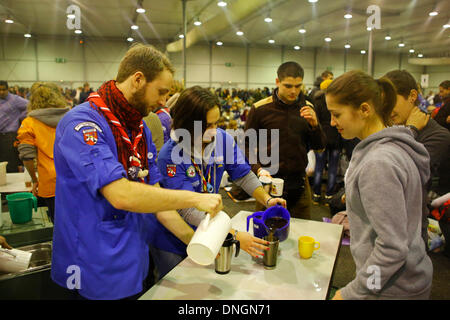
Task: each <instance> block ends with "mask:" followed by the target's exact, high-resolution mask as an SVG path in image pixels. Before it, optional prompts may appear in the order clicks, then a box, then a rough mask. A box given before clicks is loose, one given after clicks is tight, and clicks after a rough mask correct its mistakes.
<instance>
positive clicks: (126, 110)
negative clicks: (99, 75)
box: [88, 80, 148, 182]
mask: <svg viewBox="0 0 450 320" xmlns="http://www.w3.org/2000/svg"><path fill="white" fill-rule="evenodd" d="M88 101H89V103H90V104H91V107H92V108H94V109H96V110H98V111H99V112H101V113H102V114H103V115H104V116H105V118H106V119H108V120H109V124H110V127H111V130H112V132H113V135H114V139H115V142H116V145H117V154H118V157H119V161H120V162H121V163H122V165H123V167H124V168H125V170H126V171H127V174H128V173H129V169H130V167H138V168H140V169H142V170H145V169H148V162H147V144H146V142H145V137H144V135H143V131H144V124H143V121H142V115H141V114H140V113H139V112H138V111H137V110H136V109H134V108H133V107H132V106H131V105H130V104H129V103H128V101H127V100H126V99H125V97H124V96H123V94H122V92H120V90H119V89H118V88H117V87H116V85H115V81H114V80H112V81H108V82H105V83H104V84H103V85H102V86H101V87H100V88H99V90H98V92H93V93H91V94H90V95H89V97H88ZM92 103H93V104H94V105H95V106H97V107H98V108H96V107H95V106H94V105H93V104H92ZM126 130H129V131H130V132H131V138H132V139H133V142H131V140H130V139H129V137H128V134H127V131H126ZM147 178H148V176H147ZM140 181H141V182H144V179H142V178H141V179H140Z"/></svg>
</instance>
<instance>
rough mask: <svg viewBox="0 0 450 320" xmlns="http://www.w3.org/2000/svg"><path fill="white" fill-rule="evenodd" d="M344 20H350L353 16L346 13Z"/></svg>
mask: <svg viewBox="0 0 450 320" xmlns="http://www.w3.org/2000/svg"><path fill="white" fill-rule="evenodd" d="M344 18H345V19H351V18H353V16H352V15H351V14H350V13H347V14H345V16H344Z"/></svg>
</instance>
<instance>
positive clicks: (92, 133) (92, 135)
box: [83, 129, 98, 146]
mask: <svg viewBox="0 0 450 320" xmlns="http://www.w3.org/2000/svg"><path fill="white" fill-rule="evenodd" d="M83 138H84V142H86V143H87V144H88V145H91V146H93V145H94V144H96V143H97V141H98V136H97V129H86V130H83Z"/></svg>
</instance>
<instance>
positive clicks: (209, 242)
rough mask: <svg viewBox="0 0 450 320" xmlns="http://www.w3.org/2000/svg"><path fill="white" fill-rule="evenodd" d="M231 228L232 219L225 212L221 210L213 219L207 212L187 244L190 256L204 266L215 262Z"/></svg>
mask: <svg viewBox="0 0 450 320" xmlns="http://www.w3.org/2000/svg"><path fill="white" fill-rule="evenodd" d="M230 228H231V219H230V217H229V216H228V214H226V213H225V212H223V211H220V212H219V213H218V214H217V215H216V216H215V217H214V218H212V219H211V215H210V214H207V215H206V217H205V219H203V220H202V222H200V224H199V226H198V228H197V230H196V231H195V233H194V236H193V237H192V239H191V242H189V244H188V246H187V254H188V257H189V258H191V259H192V260H193V261H194V262H195V263H198V264H200V265H203V266H207V265H210V264H212V263H214V259H215V258H216V256H217V254H218V253H219V250H220V248H221V247H222V244H223V242H224V241H225V238H226V237H227V235H228V232H230Z"/></svg>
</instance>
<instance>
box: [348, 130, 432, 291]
mask: <svg viewBox="0 0 450 320" xmlns="http://www.w3.org/2000/svg"><path fill="white" fill-rule="evenodd" d="M429 161H430V160H429V155H428V152H427V151H426V149H425V147H424V146H423V145H422V144H421V143H419V142H416V141H415V140H414V137H413V133H412V132H411V130H410V129H409V128H405V127H398V126H396V127H390V128H386V129H384V130H382V131H380V132H377V133H374V134H372V135H370V136H369V137H367V138H366V139H364V140H362V141H361V142H360V143H359V144H358V145H357V146H356V148H355V150H354V152H353V155H352V159H351V161H350V165H349V168H348V170H347V173H346V176H345V190H346V195H347V198H346V204H347V214H348V219H349V223H350V241H351V243H350V250H351V253H352V256H353V259H354V261H355V264H356V278H355V279H354V280H353V281H351V282H350V283H349V284H347V286H345V287H344V288H342V290H341V295H342V297H343V299H345V300H347V299H428V297H429V293H430V289H431V282H432V277H433V265H432V263H431V259H430V258H429V257H428V255H427V253H426V251H425V243H424V241H423V240H422V237H421V227H422V204H423V201H424V190H425V185H426V183H427V181H428V179H429V176H430V164H429Z"/></svg>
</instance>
